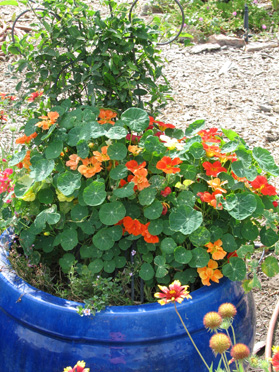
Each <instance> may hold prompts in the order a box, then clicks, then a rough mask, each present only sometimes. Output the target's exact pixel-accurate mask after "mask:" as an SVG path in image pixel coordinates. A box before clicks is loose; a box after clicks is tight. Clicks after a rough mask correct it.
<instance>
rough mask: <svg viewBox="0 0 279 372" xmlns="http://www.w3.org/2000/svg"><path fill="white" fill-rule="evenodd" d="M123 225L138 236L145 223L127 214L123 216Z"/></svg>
mask: <svg viewBox="0 0 279 372" xmlns="http://www.w3.org/2000/svg"><path fill="white" fill-rule="evenodd" d="M123 226H124V228H125V230H126V231H127V232H128V233H129V234H131V235H135V236H138V235H141V233H142V229H143V226H144V225H143V224H142V223H140V222H139V221H138V220H137V219H134V220H133V219H132V218H131V217H129V216H126V217H124V218H123Z"/></svg>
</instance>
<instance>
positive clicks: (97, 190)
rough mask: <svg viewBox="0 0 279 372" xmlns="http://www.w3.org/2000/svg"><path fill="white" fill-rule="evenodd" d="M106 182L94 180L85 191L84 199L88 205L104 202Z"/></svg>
mask: <svg viewBox="0 0 279 372" xmlns="http://www.w3.org/2000/svg"><path fill="white" fill-rule="evenodd" d="M106 196H107V193H106V191H105V184H104V183H103V182H98V181H94V182H92V183H91V184H90V185H89V186H87V187H86V188H85V189H84V191H83V199H84V201H85V203H86V204H87V205H91V206H96V205H100V204H102V203H103V201H104V200H105V199H106Z"/></svg>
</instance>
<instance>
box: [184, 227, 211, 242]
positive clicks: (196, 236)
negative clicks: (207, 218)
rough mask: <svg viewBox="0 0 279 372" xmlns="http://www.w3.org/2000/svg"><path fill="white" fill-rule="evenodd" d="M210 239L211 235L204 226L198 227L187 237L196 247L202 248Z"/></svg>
mask: <svg viewBox="0 0 279 372" xmlns="http://www.w3.org/2000/svg"><path fill="white" fill-rule="evenodd" d="M210 238H211V234H210V232H209V231H208V230H207V229H206V228H205V227H204V226H200V227H199V228H197V230H195V231H194V232H192V233H191V234H190V236H189V239H190V241H191V243H192V244H193V245H194V246H196V247H202V246H204V245H205V244H207V243H209V242H210Z"/></svg>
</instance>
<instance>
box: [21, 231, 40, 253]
mask: <svg viewBox="0 0 279 372" xmlns="http://www.w3.org/2000/svg"><path fill="white" fill-rule="evenodd" d="M35 239H36V235H34V234H32V233H31V232H30V231H29V230H23V231H22V232H21V233H20V238H19V240H20V244H21V245H22V247H23V248H27V249H31V245H32V244H33V243H34V241H35Z"/></svg>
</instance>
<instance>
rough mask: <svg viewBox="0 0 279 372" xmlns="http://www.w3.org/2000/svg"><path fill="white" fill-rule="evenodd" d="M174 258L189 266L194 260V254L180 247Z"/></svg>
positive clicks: (175, 251)
mask: <svg viewBox="0 0 279 372" xmlns="http://www.w3.org/2000/svg"><path fill="white" fill-rule="evenodd" d="M174 258H175V261H177V262H179V263H181V264H187V263H189V262H190V261H191V259H192V252H191V251H188V250H187V249H186V248H184V247H181V246H179V247H176V248H175V250H174Z"/></svg>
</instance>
